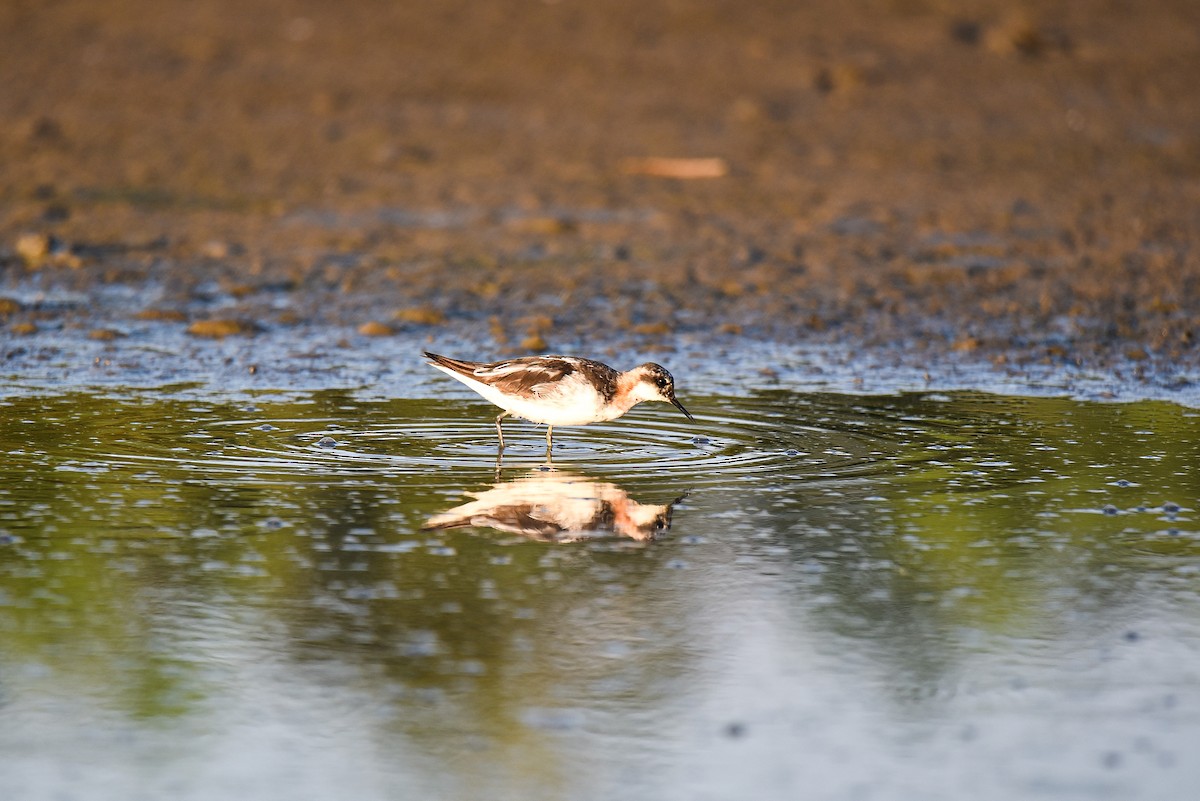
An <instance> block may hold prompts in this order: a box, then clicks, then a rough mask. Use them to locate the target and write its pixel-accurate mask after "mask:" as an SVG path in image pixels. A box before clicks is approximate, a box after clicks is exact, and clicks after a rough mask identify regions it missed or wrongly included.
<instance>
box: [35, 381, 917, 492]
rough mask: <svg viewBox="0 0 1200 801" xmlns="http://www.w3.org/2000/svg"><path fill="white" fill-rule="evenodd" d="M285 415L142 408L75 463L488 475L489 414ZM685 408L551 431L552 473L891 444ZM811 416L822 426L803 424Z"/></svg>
mask: <svg viewBox="0 0 1200 801" xmlns="http://www.w3.org/2000/svg"><path fill="white" fill-rule="evenodd" d="M135 405H136V404H135ZM295 405H296V404H294V403H287V404H268V403H262V404H261V405H259V406H256V407H251V409H250V410H249V413H247V409H245V408H241V409H238V408H230V407H229V406H225V405H219V404H214V405H212V406H209V407H206V406H204V405H202V404H196V403H194V402H193V403H189V404H187V405H186V407H185V408H170V407H169V406H168V408H162V407H161V406H160V407H158V408H155V407H151V408H144V407H141V408H138V410H137V411H138V412H139V414H138V419H137V420H136V421H135V420H122V419H121V417H120V415H119V414H106V415H105V416H104V417H103V418H102V419H101V420H99V421H95V425H94V427H93V428H92V433H91V436H89V437H87V442H86V443H81V444H82V445H83V447H82V448H81V449H80V450H78V451H76V452H75V453H76V455H77V457H80V462H81V463H89V464H95V465H109V466H117V465H122V466H126V467H136V466H138V465H142V466H145V467H153V468H156V469H158V470H165V471H170V470H179V471H181V472H184V473H186V474H188V477H189V478H196V477H197V476H205V475H208V476H216V475H226V476H227V475H229V474H236V475H239V476H242V477H243V478H244V479H245V480H252V479H256V480H266V481H271V480H287V479H288V478H289V477H290V478H294V479H301V478H305V477H307V478H313V477H317V478H319V477H322V476H326V477H328V476H354V475H357V476H379V477H383V476H393V477H402V476H418V475H419V476H423V477H425V478H426V479H428V480H429V481H430V482H431V483H441V482H442V481H443V480H445V479H448V478H451V476H450V473H452V472H454V471H468V472H469V471H471V470H491V469H494V468H495V466H496V461H497V439H496V433H495V428H494V424H493V422H492V420H493V418H492V409H491V407H488V406H484V405H481V404H478V403H472V402H461V403H436V402H423V403H418V402H413V401H383V402H362V403H357V404H350V405H346V404H343V405H341V407H340V408H338V409H336V411H337V412H338V414H336V415H329V414H327V413H326V412H328V411H329V410H328V409H323V408H322V409H315V410H313V411H315V412H318V413H315V414H313V415H312V416H307V417H306V416H300V415H297V414H295V408H294V407H295ZM314 405H318V406H319V405H321V404H314ZM695 406H696V412H695V414H696V420H695V422H689V421H687V420H685V419H683V418H682V417H680V416H679V415H678V414H675V413H674V412H673V411H671V410H669V409H666V408H664V409H658V408H654V407H641V408H639V409H637V410H635V411H634V412H633V413H631V414H629V415H627V416H626V417H625V418H622V419H621V420H618V421H614V422H612V423H607V424H600V425H593V426H587V427H560V428H558V429H557V430H556V431H555V432H554V438H555V447H554V452H553V463H554V465H555V466H557V467H569V468H572V469H577V470H584V471H588V472H593V473H600V474H603V475H604V476H606V477H608V478H625V479H638V478H641V479H645V478H662V479H664V480H666V479H679V480H685V481H687V482H688V483H689V484H690V485H692V486H705V487H721V486H730V485H733V484H736V483H738V482H741V481H747V480H752V481H757V480H761V479H763V478H766V477H770V476H778V477H793V478H795V477H809V478H826V479H830V478H837V477H851V476H863V475H869V474H871V473H872V472H875V471H878V470H879V469H881V463H882V462H883V461H884V460H886V459H887V458H888V457H890V456H893V455H894V451H895V448H894V442H893V441H890V440H889V438H888V437H886V436H880V435H879V433H878V432H876V431H867V430H863V429H862V428H860V427H857V426H855V425H853V423H852V421H848V420H847V419H845V417H844V415H842V416H839V417H838V419H837V421H836V424H834V417H833V416H831V415H830V413H829V410H824V409H821V408H820V407H819V406H817V405H815V404H814V405H811V406H810V407H808V408H807V409H804V410H803V411H800V410H798V411H797V413H796V414H789V413H788V412H787V410H783V409H780V408H779V404H778V403H777V402H773V401H772V400H771V399H764V398H757V399H737V400H724V399H707V400H704V401H700V402H698V403H696V404H695ZM147 412H150V413H151V414H146V413H147ZM153 412H159V414H157V415H156V414H153ZM45 418H46V419H53V418H55V415H53V414H50V415H45ZM817 418H825V419H824V422H822V423H810V422H808V420H811V419H817ZM505 434H506V445H507V447H506V449H505V452H504V455H503V462H502V464H503V466H504V467H506V468H508V467H512V468H517V469H521V468H524V469H532V468H535V467H538V466H541V465H544V464H545V463H546V445H545V427H544V426H535V425H533V424H531V423H527V422H525V421H519V420H508V421H505Z"/></svg>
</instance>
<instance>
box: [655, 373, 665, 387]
mask: <svg viewBox="0 0 1200 801" xmlns="http://www.w3.org/2000/svg"><path fill="white" fill-rule="evenodd" d="M654 383H655V384H658V388H659V389H666V388H667V379H665V378H663V377H662V376H659V377H658V378H656V379H654Z"/></svg>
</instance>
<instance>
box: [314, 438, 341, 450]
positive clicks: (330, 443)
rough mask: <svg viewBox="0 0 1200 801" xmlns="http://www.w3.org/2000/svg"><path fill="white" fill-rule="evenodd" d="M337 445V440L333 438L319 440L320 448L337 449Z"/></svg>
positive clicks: (318, 445)
mask: <svg viewBox="0 0 1200 801" xmlns="http://www.w3.org/2000/svg"><path fill="white" fill-rule="evenodd" d="M337 444H338V442H337V440H336V439H334V438H333V437H321V438H320V439H319V440H317V447H318V448H336V447H337Z"/></svg>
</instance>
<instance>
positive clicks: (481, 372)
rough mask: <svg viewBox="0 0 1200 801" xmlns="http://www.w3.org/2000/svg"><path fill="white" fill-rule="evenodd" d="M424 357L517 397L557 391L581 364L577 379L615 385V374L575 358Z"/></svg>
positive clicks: (602, 366) (530, 396) (607, 369)
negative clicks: (489, 359)
mask: <svg viewBox="0 0 1200 801" xmlns="http://www.w3.org/2000/svg"><path fill="white" fill-rule="evenodd" d="M425 356H426V357H427V358H429V359H430V361H431V362H432V363H434V364H438V365H441V366H442V367H446V368H449V369H450V370H453V371H454V372H456V373H461V374H462V375H465V376H469V377H471V378H474V379H475V380H476V381H480V382H482V383H484V384H488V385H490V386H493V387H495V388H496V389H498V390H500V391H501V392H504V393H507V394H509V395H515V396H517V397H521V398H533V397H539V396H541V397H544V396H546V395H547V394H550V393H553V392H555V391H561V389H562V388H563V387H564V384H563V383H561V382H562V381H563V379H566V378H568V377H569V376H572V375H575V374H576V373H579V372H580V368H581V367H584V366H585V365H586V366H587V368H588V369H587V370H586V371H585V375H586V378H584V377H582V376H580V377H579V378H580V379H582V380H588V381H592V382H593V383H602V384H604V385H605V388H607V386H608V385H609V384H612V385H613V386H615V383H614V382H615V381H616V376H617V371H616V370H614V369H612V368H611V367H609V366H608V365H606V364H602V363H601V362H593V361H589V360H587V359H580V358H577V357H575V356H526V357H524V358H521V359H508V360H506V361H502V362H466V361H461V360H459V359H451V358H449V357H447V356H439V355H437V354H436V353H429V352H428V351H426V352H425ZM605 394H606V395H607V394H608V393H607V392H606V393H605Z"/></svg>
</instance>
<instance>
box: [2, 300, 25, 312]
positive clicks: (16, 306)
mask: <svg viewBox="0 0 1200 801" xmlns="http://www.w3.org/2000/svg"><path fill="white" fill-rule="evenodd" d="M20 310H21V304H20V302H19V301H16V300H13V299H12V298H0V317H7V316H8V315H10V314H15V313H16V312H19V311H20Z"/></svg>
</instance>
